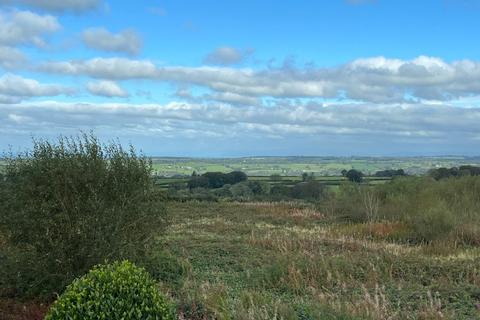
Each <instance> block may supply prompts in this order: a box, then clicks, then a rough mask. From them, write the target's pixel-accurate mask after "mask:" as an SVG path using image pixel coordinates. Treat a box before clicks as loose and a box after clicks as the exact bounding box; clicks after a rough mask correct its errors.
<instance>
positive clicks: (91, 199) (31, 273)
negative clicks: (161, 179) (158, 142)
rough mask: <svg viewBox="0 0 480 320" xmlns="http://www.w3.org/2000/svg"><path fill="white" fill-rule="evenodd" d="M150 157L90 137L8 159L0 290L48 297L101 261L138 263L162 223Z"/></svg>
mask: <svg viewBox="0 0 480 320" xmlns="http://www.w3.org/2000/svg"><path fill="white" fill-rule="evenodd" d="M150 172H151V168H150V163H149V161H148V160H147V159H146V158H144V157H142V156H138V155H137V154H136V153H135V151H134V150H133V148H131V149H130V150H129V151H126V150H124V149H122V147H121V146H120V145H118V144H113V143H112V144H109V145H101V144H100V143H99V142H98V141H97V139H96V138H95V137H93V136H90V135H83V136H82V137H79V138H63V137H62V138H59V140H58V141H57V142H55V143H51V142H48V141H34V146H33V150H32V151H30V152H27V153H26V154H22V155H19V156H11V157H10V158H8V159H7V165H6V171H5V178H4V181H3V182H2V188H0V189H1V193H0V197H1V199H0V200H1V201H0V206H1V208H0V209H1V211H2V215H1V217H0V231H1V233H0V234H2V235H3V236H4V237H5V241H6V243H7V244H8V245H7V246H4V247H2V248H1V249H2V251H4V252H3V254H4V255H5V257H6V258H5V259H1V260H0V263H1V265H0V270H2V271H1V272H2V275H1V276H2V277H1V278H0V279H1V280H0V281H1V282H2V283H1V284H2V288H5V287H9V288H12V289H13V290H14V291H15V293H18V294H38V293H43V294H51V293H52V292H55V291H57V292H58V291H61V290H62V289H63V288H64V287H65V286H66V285H67V284H68V283H70V282H71V281H72V279H74V278H75V277H77V276H79V275H81V274H84V273H85V272H86V271H87V270H89V269H90V268H91V267H92V266H93V265H95V264H98V263H101V262H102V261H104V260H105V259H122V258H129V259H133V260H134V261H141V260H142V259H143V258H144V257H145V255H146V253H147V251H148V249H149V244H150V243H151V240H152V239H153V236H154V235H158V233H159V231H160V229H161V227H162V226H163V225H164V209H163V207H162V204H161V203H159V202H158V201H157V198H156V197H155V194H154V190H153V189H152V186H153V185H152V183H151V179H150Z"/></svg>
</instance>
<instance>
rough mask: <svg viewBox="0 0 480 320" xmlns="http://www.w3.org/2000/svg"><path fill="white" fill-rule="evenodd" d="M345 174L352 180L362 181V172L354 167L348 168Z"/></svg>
mask: <svg viewBox="0 0 480 320" xmlns="http://www.w3.org/2000/svg"><path fill="white" fill-rule="evenodd" d="M345 176H346V177H347V178H348V180H350V181H352V182H356V183H360V182H362V181H363V173H362V172H361V171H358V170H355V169H351V170H348V172H347V173H346V174H345Z"/></svg>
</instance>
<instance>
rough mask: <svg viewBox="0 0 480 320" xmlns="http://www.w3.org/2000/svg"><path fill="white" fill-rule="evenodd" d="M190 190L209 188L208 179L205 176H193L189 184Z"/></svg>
mask: <svg viewBox="0 0 480 320" xmlns="http://www.w3.org/2000/svg"><path fill="white" fill-rule="evenodd" d="M187 186H188V188H189V189H195V188H208V178H207V177H203V176H192V177H191V178H190V180H189V181H188V183H187Z"/></svg>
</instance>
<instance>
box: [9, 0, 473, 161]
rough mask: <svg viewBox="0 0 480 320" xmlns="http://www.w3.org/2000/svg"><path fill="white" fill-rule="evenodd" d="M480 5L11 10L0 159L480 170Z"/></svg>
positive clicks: (118, 5) (41, 3)
mask: <svg viewBox="0 0 480 320" xmlns="http://www.w3.org/2000/svg"><path fill="white" fill-rule="evenodd" d="M479 15H480V1H477V0H456V1H453V0H437V1H428V0H424V1H405V0H403V1H400V0H399V1H394V0H392V1H387V0H376V1H375V0H370V1H368V0H363V1H362V0H349V1H347V0H338V1H293V0H286V1H271V0H268V1H267V0H263V1H258V0H255V1H254V0H243V1H212V0H209V1H193V0H192V1H186V0H184V1H178V0H177V1H154V0H149V1H147V0H143V1H113V0H110V1H108V0H105V1H102V0H62V1H60V0H0V25H1V26H2V27H1V28H0V149H1V150H6V149H8V148H9V146H12V147H13V148H14V149H24V148H28V147H29V146H30V140H31V137H32V136H35V137H46V138H52V137H56V136H58V135H60V134H64V135H72V134H77V133H78V132H79V131H80V130H83V131H90V130H93V131H94V132H95V133H96V134H97V135H99V136H100V137H101V138H102V139H105V140H107V139H113V138H115V137H118V138H120V140H121V141H122V142H125V143H129V142H131V143H133V144H135V145H136V146H137V147H138V148H139V149H143V150H144V151H145V152H146V153H147V154H150V155H169V156H199V157H203V156H216V157H218V156H219V157H221V156H248V155H338V156H350V155H393V156H399V155H446V154H460V155H479V154H480V152H479V151H478V150H479V147H480V129H479V128H480V126H479V125H478V123H479V120H480V108H479V106H480V105H479V101H480V99H479V95H480V45H478V41H477V40H476V39H477V38H478V35H477V34H478V30H480V19H478V17H479Z"/></svg>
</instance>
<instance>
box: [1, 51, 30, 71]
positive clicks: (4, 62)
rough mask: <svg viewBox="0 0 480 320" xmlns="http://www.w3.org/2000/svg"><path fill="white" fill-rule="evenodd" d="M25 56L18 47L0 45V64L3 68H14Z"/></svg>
mask: <svg viewBox="0 0 480 320" xmlns="http://www.w3.org/2000/svg"><path fill="white" fill-rule="evenodd" d="M26 60H27V58H26V57H25V55H24V54H23V53H22V52H21V51H20V50H18V49H16V48H12V47H7V46H0V66H1V67H2V68H4V69H14V68H17V67H19V66H20V65H21V64H23V63H24V62H25V61H26Z"/></svg>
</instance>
